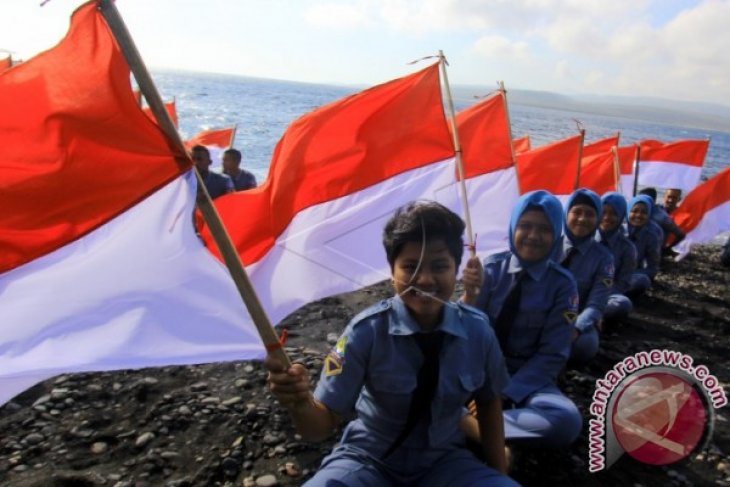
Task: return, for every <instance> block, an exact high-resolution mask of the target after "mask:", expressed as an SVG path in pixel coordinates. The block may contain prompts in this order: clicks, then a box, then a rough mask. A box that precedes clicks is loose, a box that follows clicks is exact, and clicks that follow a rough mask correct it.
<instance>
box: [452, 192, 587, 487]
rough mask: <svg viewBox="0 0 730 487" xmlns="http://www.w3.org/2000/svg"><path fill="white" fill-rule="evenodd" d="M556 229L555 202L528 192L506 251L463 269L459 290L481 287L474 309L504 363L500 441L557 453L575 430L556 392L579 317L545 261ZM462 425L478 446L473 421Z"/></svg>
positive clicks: (565, 285)
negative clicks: (489, 328)
mask: <svg viewBox="0 0 730 487" xmlns="http://www.w3.org/2000/svg"><path fill="white" fill-rule="evenodd" d="M562 230H563V208H562V206H561V204H560V201H558V199H557V198H555V197H554V196H553V195H551V194H550V193H548V192H546V191H533V192H531V193H527V194H525V195H523V196H522V197H521V198H520V199H519V200H518V202H517V205H516V207H515V208H514V210H513V211H512V218H511V221H510V227H509V245H510V251H508V252H502V253H499V254H495V255H491V256H489V257H487V259H486V260H485V261H484V268H483V272H477V270H476V269H474V268H469V267H467V269H466V270H465V271H464V277H463V280H464V286H465V288H466V287H468V286H471V287H474V286H477V287H480V288H481V292H480V293H479V295H478V297H477V298H476V299H475V300H473V303H474V305H475V306H476V307H477V308H479V309H480V310H484V311H486V313H487V315H488V316H489V319H490V321H491V322H492V324H493V326H494V328H495V331H496V333H497V337H498V339H499V343H500V345H501V347H502V351H503V352H504V355H505V358H506V362H507V370H508V371H509V373H510V376H511V378H510V381H509V384H508V385H507V386H506V387H504V388H503V389H502V400H503V406H504V409H505V410H504V423H505V438H506V440H507V442H508V443H510V444H514V445H528V446H535V447H563V446H567V445H570V444H571V443H572V442H573V441H574V440H575V439H576V438H577V437H578V434H579V433H580V429H581V423H582V419H581V415H580V412H579V411H578V408H576V406H575V404H574V403H573V401H571V400H570V399H568V398H567V397H566V396H565V395H563V393H562V392H561V391H560V389H558V386H557V379H558V375H559V374H560V372H561V371H562V370H563V368H564V367H565V364H566V361H567V360H568V356H569V354H570V342H571V333H572V330H573V324H574V322H575V318H576V314H577V312H578V292H577V288H576V284H575V279H574V278H573V276H572V275H571V274H570V272H568V271H567V270H566V269H564V268H562V267H561V266H560V265H559V264H557V263H555V262H554V261H553V260H552V259H551V256H552V255H553V253H554V252H555V250H556V249H557V248H558V246H559V245H560V242H561V239H560V235H561V233H562ZM465 301H466V302H468V303H470V302H471V301H472V300H471V299H469V298H468V297H467V298H465ZM470 304H471V303H470ZM462 426H463V427H464V430H465V431H466V432H467V435H468V436H469V437H470V438H472V439H474V440H477V441H478V440H479V431H480V429H479V428H478V425H477V421H476V419H475V418H474V417H473V416H471V415H467V416H465V417H464V421H463V423H462ZM482 431H485V430H484V429H482ZM486 431H490V430H486ZM454 485H458V484H456V483H455V484H454Z"/></svg>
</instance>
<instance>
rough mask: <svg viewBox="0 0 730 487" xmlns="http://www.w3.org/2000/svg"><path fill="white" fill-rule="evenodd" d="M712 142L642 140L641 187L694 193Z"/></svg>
mask: <svg viewBox="0 0 730 487" xmlns="http://www.w3.org/2000/svg"><path fill="white" fill-rule="evenodd" d="M709 146H710V141H709V140H678V141H676V142H669V143H665V142H660V141H658V140H643V141H641V152H640V156H639V157H640V158H641V159H640V164H639V184H640V185H642V186H656V187H658V188H679V189H681V190H683V191H691V190H692V189H694V187H695V186H697V184H699V182H700V176H701V174H702V166H703V164H704V163H705V156H706V155H707V149H708V148H709Z"/></svg>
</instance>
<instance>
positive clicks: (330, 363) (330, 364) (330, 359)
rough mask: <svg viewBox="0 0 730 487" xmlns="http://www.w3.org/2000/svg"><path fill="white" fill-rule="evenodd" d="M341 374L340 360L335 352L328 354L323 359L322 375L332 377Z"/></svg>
mask: <svg viewBox="0 0 730 487" xmlns="http://www.w3.org/2000/svg"><path fill="white" fill-rule="evenodd" d="M341 373H342V358H341V357H340V356H339V355H337V354H336V353H335V352H330V353H329V355H327V358H325V359H324V375H325V377H332V376H335V375H340V374H341Z"/></svg>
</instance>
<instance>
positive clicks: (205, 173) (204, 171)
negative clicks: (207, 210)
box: [191, 145, 235, 199]
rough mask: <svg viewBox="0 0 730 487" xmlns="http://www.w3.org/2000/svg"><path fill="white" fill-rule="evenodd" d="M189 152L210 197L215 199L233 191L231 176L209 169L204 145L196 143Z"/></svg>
mask: <svg viewBox="0 0 730 487" xmlns="http://www.w3.org/2000/svg"><path fill="white" fill-rule="evenodd" d="M191 152H192V155H191V157H192V159H193V162H194V163H195V167H197V168H198V172H199V173H200V176H201V177H202V178H203V182H204V183H205V189H207V190H208V194H209V195H210V197H211V199H216V198H218V197H220V196H223V195H224V194H228V193H233V192H234V191H235V189H234V187H233V181H231V178H229V177H228V176H226V175H225V174H218V173H216V172H212V171H210V164H211V160H210V152H209V151H208V148H207V147H205V146H204V145H196V146H195V147H193V148H192V150H191Z"/></svg>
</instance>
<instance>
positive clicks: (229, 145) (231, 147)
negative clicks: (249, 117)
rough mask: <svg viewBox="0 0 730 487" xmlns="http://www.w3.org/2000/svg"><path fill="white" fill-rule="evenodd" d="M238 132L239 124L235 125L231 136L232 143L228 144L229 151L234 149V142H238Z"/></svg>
mask: <svg viewBox="0 0 730 487" xmlns="http://www.w3.org/2000/svg"><path fill="white" fill-rule="evenodd" d="M237 131H238V124H237V123H236V124H234V125H233V133H232V134H231V143H230V144H228V148H229V149H233V142H235V140H236V132H237Z"/></svg>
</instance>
